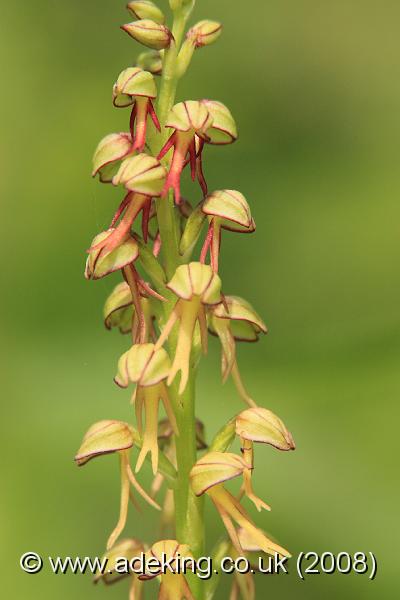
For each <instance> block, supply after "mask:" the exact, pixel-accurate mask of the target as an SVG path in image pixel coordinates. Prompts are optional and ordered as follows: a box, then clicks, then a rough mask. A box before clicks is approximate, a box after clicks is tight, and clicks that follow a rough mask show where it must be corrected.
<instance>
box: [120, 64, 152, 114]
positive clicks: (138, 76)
mask: <svg viewBox="0 0 400 600" xmlns="http://www.w3.org/2000/svg"><path fill="white" fill-rule="evenodd" d="M156 96H157V88H156V84H155V81H154V78H153V75H152V74H151V73H149V72H148V71H143V69H141V68H139V67H128V68H127V69H124V71H122V73H120V74H119V76H118V79H117V81H116V83H115V84H114V87H113V104H114V106H116V107H117V108H124V107H125V106H130V105H131V104H133V103H134V102H135V98H136V97H142V98H151V99H154V98H155V97H156Z"/></svg>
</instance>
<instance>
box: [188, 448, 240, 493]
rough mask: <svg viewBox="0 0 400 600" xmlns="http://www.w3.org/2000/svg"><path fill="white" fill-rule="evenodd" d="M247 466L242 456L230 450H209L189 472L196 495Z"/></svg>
mask: <svg viewBox="0 0 400 600" xmlns="http://www.w3.org/2000/svg"><path fill="white" fill-rule="evenodd" d="M248 468H249V465H247V464H246V463H245V462H244V460H243V458H242V457H241V456H238V455H237V454H232V453H231V452H209V453H208V454H205V455H204V456H202V457H201V458H200V459H199V460H198V461H197V463H196V464H195V465H194V467H193V468H192V470H191V472H190V480H191V485H192V488H193V491H194V493H195V494H196V496H201V495H202V494H204V492H206V491H207V490H209V489H210V488H212V487H214V486H215V485H219V484H220V483H223V482H224V481H229V480H230V479H233V478H234V477H239V476H240V475H242V473H243V472H244V471H245V470H246V469H248Z"/></svg>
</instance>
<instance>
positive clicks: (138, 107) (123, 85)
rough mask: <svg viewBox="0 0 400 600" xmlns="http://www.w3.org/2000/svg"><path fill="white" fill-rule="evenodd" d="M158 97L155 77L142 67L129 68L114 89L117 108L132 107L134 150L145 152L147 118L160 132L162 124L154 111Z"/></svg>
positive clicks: (131, 124)
mask: <svg viewBox="0 0 400 600" xmlns="http://www.w3.org/2000/svg"><path fill="white" fill-rule="evenodd" d="M156 96H157V88H156V84H155V81H154V77H153V75H152V74H151V73H149V72H148V71H143V69H141V68H140V67H128V68H127V69H125V70H124V71H122V73H120V75H119V77H118V79H117V81H116V83H115V84H114V87H113V104H114V106H115V107H117V108H125V107H127V106H132V112H131V118H130V133H131V137H132V140H133V147H132V149H133V150H138V151H139V152H143V150H144V147H145V145H146V130H147V117H148V116H149V115H150V117H151V119H152V121H153V123H154V126H155V127H156V128H157V129H158V131H160V123H159V122H158V119H157V115H156V113H155V110H154V106H153V100H154V99H155V98H156Z"/></svg>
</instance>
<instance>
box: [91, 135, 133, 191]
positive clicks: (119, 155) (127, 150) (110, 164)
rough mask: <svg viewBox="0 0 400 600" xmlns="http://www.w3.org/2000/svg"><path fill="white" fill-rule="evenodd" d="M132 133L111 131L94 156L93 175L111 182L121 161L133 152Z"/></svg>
mask: <svg viewBox="0 0 400 600" xmlns="http://www.w3.org/2000/svg"><path fill="white" fill-rule="evenodd" d="M132 147H133V141H132V137H131V134H130V133H124V132H123V133H110V134H109V135H106V137H105V138H103V139H102V140H101V141H100V142H99V144H98V146H97V148H96V150H95V153H94V156H93V171H92V176H93V177H95V176H96V175H97V174H98V175H99V178H100V181H101V182H102V183H111V181H112V179H113V177H114V175H115V173H116V172H117V171H118V168H119V165H120V163H121V161H122V160H123V159H124V158H126V157H127V156H129V154H131V153H132V151H133V150H132Z"/></svg>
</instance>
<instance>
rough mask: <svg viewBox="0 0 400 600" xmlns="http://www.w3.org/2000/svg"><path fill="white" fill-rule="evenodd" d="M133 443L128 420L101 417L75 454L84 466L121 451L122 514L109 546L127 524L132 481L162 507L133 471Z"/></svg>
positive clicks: (108, 543) (148, 500)
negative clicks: (130, 458)
mask: <svg viewBox="0 0 400 600" xmlns="http://www.w3.org/2000/svg"><path fill="white" fill-rule="evenodd" d="M133 444H134V434H133V429H132V427H131V426H130V425H128V423H124V422H123V421H110V420H106V421H99V422H97V423H95V424H94V425H92V426H91V427H90V428H89V429H88V431H87V432H86V434H85V436H84V438H83V441H82V444H81V446H80V448H79V450H78V452H77V454H76V456H75V462H76V464H77V465H78V467H81V466H83V465H85V464H86V463H87V462H89V460H91V459H93V458H95V457H96V456H102V455H104V454H114V453H117V454H118V455H119V458H120V468H121V505H120V516H119V520H118V523H117V526H116V527H115V529H114V531H113V532H112V533H111V535H110V537H109V538H108V542H107V550H109V549H110V548H112V546H113V545H114V544H115V542H116V541H117V539H118V537H119V536H120V534H121V532H122V530H123V529H124V527H125V524H126V519H127V516H128V504H129V491H130V484H132V486H133V487H134V488H135V489H136V491H137V492H138V493H139V494H140V495H141V496H142V497H143V498H144V499H145V500H146V501H147V502H148V503H149V504H151V506H153V507H154V508H157V509H158V510H160V507H159V505H158V504H157V503H156V502H155V501H154V500H153V499H152V498H151V497H150V496H149V495H148V494H147V492H145V490H144V489H143V488H142V486H141V485H140V484H139V483H138V481H137V480H136V477H135V476H134V474H133V472H132V469H131V465H130V462H129V454H130V450H131V448H132V446H133Z"/></svg>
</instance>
